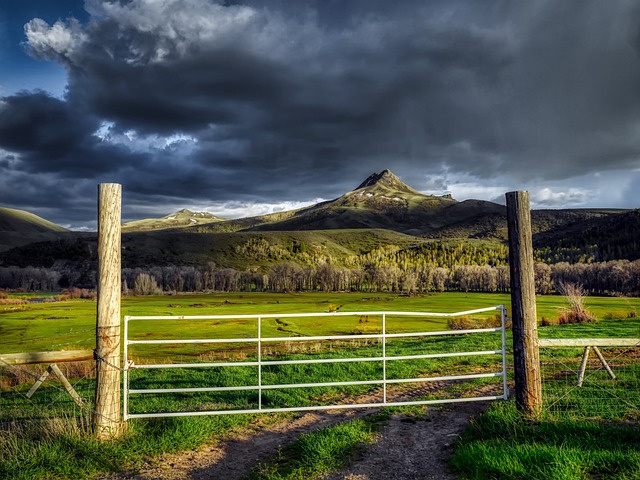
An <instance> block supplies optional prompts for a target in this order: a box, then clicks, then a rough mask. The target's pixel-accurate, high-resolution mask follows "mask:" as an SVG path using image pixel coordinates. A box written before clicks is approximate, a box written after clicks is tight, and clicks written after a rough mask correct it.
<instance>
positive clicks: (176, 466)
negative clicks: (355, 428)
mask: <svg viewBox="0 0 640 480" xmlns="http://www.w3.org/2000/svg"><path fill="white" fill-rule="evenodd" d="M452 383H454V382H429V384H422V385H419V386H414V387H412V388H407V387H408V386H404V388H401V387H395V388H388V391H387V398H388V401H407V400H411V399H414V398H417V397H421V396H424V395H425V394H427V393H430V392H436V391H440V390H443V389H445V388H447V387H450V386H451V385H452ZM483 394H484V393H483ZM380 398H381V389H378V390H376V391H374V392H372V393H370V394H366V395H361V396H358V397H355V398H350V399H345V400H344V401H343V402H341V403H343V404H349V403H370V402H375V401H379V400H380ZM486 405H487V402H469V403H460V404H455V405H449V406H434V407H428V408H427V409H426V410H425V413H424V414H421V415H402V414H394V415H392V416H391V417H390V418H389V420H387V421H386V422H384V424H383V427H382V428H381V430H380V436H379V438H378V441H377V442H376V443H374V444H372V445H367V446H363V447H362V448H360V449H359V451H358V453H357V454H356V455H355V456H354V457H353V458H352V459H350V460H351V461H350V462H349V466H347V467H346V468H344V469H343V470H341V471H340V472H338V473H335V474H331V475H329V476H327V477H326V478H327V480H338V479H348V480H377V479H384V480H404V479H406V480H413V479H448V478H455V477H454V476H452V474H451V472H450V471H449V469H448V466H447V458H448V457H449V455H450V454H451V452H452V449H453V447H452V444H453V442H454V441H455V439H456V438H457V436H458V435H460V433H462V431H463V430H464V429H465V428H466V426H467V425H468V424H469V421H470V418H471V417H472V416H474V415H477V414H479V413H481V412H482V411H483V410H484V409H485V408H486ZM379 410H380V409H379V408H363V409H351V410H329V411H322V412H310V413H305V414H302V415H300V416H299V417H296V418H294V419H285V420H279V421H277V422H275V423H268V422H264V421H261V420H260V419H259V418H258V419H256V422H255V423H254V424H253V425H252V426H250V427H249V428H246V429H243V430H242V431H239V432H236V433H232V434H231V436H230V437H229V438H227V439H225V440H223V441H219V442H218V443H214V444H209V445H204V446H202V447H200V448H198V449H196V450H193V451H188V452H180V453H176V454H166V455H163V456H161V457H160V458H158V459H153V460H151V461H150V462H149V463H148V464H147V465H145V466H144V467H143V468H142V469H141V470H140V471H139V472H129V473H127V472H123V473H119V474H114V475H110V476H107V477H103V478H102V480H150V479H162V480H184V479H195V480H204V479H221V480H222V479H224V480H240V479H242V478H244V477H246V476H247V475H248V474H249V473H250V472H251V470H253V469H254V468H255V467H256V466H257V465H258V464H260V463H263V462H267V461H268V460H270V459H271V458H273V457H275V456H276V455H277V454H278V452H279V451H280V450H282V449H283V448H284V447H286V446H287V445H289V444H291V443H293V442H295V441H296V440H297V439H298V438H299V437H300V436H301V435H303V434H305V433H309V432H313V431H316V430H319V429H322V428H326V427H328V426H332V425H336V424H338V423H343V422H347V421H350V420H353V419H354V418H359V417H363V416H366V415H371V414H373V413H376V412H378V411H379Z"/></svg>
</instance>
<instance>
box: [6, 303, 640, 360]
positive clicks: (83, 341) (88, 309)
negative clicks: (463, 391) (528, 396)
mask: <svg viewBox="0 0 640 480" xmlns="http://www.w3.org/2000/svg"><path fill="white" fill-rule="evenodd" d="M509 302H510V300H509V295H506V294H483V293H459V292H446V293H433V294H424V295H415V296H412V297H406V296H400V295H397V294H383V293H371V294H367V293H292V294H273V293H210V294H184V295H174V296H148V297H123V300H122V312H121V313H122V315H123V316H124V315H163V316H164V315H166V316H180V315H218V314H220V315H223V314H224V315H234V314H257V313H263V314H267V313H269V314H273V313H308V312H327V311H332V310H338V311H341V312H347V311H370V310H387V311H391V310H396V311H398V310H404V311H432V312H445V313H446V312H456V311H461V310H468V309H475V308H484V307H490V306H493V305H499V304H504V305H506V307H507V311H509ZM585 303H586V307H587V308H588V309H589V310H590V311H592V312H593V313H594V314H595V316H596V317H597V318H599V319H606V318H619V319H621V318H626V317H627V316H628V315H629V313H630V312H632V311H636V310H640V298H630V297H587V299H586V302H585ZM566 306H567V304H566V302H565V300H564V298H563V297H560V296H557V295H544V296H538V297H537V314H538V318H539V319H554V318H557V317H558V312H559V310H560V309H561V308H563V307H566ZM95 315H96V304H95V301H92V300H85V299H75V300H68V301H65V302H58V303H32V304H24V305H0V352H2V353H18V352H37V351H46V350H64V349H67V350H71V349H78V348H89V349H90V348H94V347H95V336H94V333H95ZM341 321H343V320H340V319H338V318H336V319H332V320H331V323H330V324H327V323H323V324H311V323H310V324H308V325H307V326H304V328H303V329H302V330H301V331H300V332H298V333H300V334H303V335H311V334H315V335H323V334H327V333H326V332H327V331H328V330H332V329H338V330H342V331H350V333H351V332H353V333H357V332H354V329H355V328H356V327H354V326H353V325H348V324H345V325H341V324H340V322H341ZM344 321H345V322H349V321H351V320H349V319H345V320H344ZM420 326H421V328H424V327H425V325H424V324H421V325H420ZM444 326H446V320H439V321H438V320H436V321H432V322H431V324H430V325H428V326H427V328H429V329H431V330H438V329H443V327H444ZM159 327H161V326H159ZM415 327H416V325H411V324H406V323H402V324H395V325H394V324H390V325H389V326H388V328H389V330H390V331H402V330H403V329H406V330H411V329H413V328H415ZM276 328H277V327H276ZM612 328H614V327H613V325H612ZM204 329H206V330H204ZM215 329H216V335H220V336H221V337H222V336H227V337H232V336H236V334H237V333H239V332H238V330H237V325H234V324H220V325H216V326H215ZM406 330H405V331H406ZM544 332H545V329H544V328H542V329H541V335H542V334H543V333H544ZM159 333H164V332H161V331H160V332H159ZM193 333H194V334H198V332H197V329H196V331H194V332H193ZM199 333H200V334H202V335H204V336H205V337H206V335H210V333H211V332H210V329H209V326H207V325H203V331H201V332H199ZM612 335H613V332H612ZM600 336H603V335H600Z"/></svg>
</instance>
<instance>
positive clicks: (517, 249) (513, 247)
mask: <svg viewBox="0 0 640 480" xmlns="http://www.w3.org/2000/svg"><path fill="white" fill-rule="evenodd" d="M506 198H507V228H508V233H509V269H510V273H511V317H512V322H513V357H514V374H515V392H516V405H517V407H518V409H519V410H520V411H522V412H523V413H525V414H526V415H528V416H531V417H535V416H537V415H539V414H540V412H541V410H542V381H541V379H540V353H539V346H538V326H537V323H536V287H535V274H534V270H533V242H532V238H531V212H530V210H529V193H528V192H526V191H519V192H509V193H507V194H506Z"/></svg>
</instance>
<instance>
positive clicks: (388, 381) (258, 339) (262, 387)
mask: <svg viewBox="0 0 640 480" xmlns="http://www.w3.org/2000/svg"><path fill="white" fill-rule="evenodd" d="M491 311H498V312H499V314H500V318H501V326H500V327H496V328H479V329H470V330H446V331H438V332H433V331H428V332H410V333H387V326H386V323H387V322H386V321H387V317H388V316H394V317H396V316H411V317H460V316H463V315H473V314H478V313H484V312H491ZM336 316H379V317H381V318H382V332H381V333H379V334H357V335H330V336H295V337H294V336H285V337H265V336H263V328H262V320H264V319H283V318H304V317H336ZM238 319H255V320H257V332H256V333H257V336H255V337H252V338H245V337H239V338H207V339H164V340H162V339H155V340H145V339H130V338H129V323H130V322H134V321H140V320H165V321H166V320H189V321H198V320H208V321H211V320H220V321H223V320H238ZM486 332H501V334H502V335H501V336H502V342H501V348H500V349H494V350H481V351H464V352H446V353H428V354H418V355H402V356H398V355H396V356H390V355H387V348H386V347H387V340H388V339H393V338H410V337H414V338H415V337H427V338H428V337H434V336H447V335H449V336H450V335H462V334H478V333H486ZM363 339H377V340H378V341H379V342H381V347H382V355H381V356H376V357H361V358H351V357H345V358H313V359H303V360H266V359H263V346H264V345H265V344H269V343H282V342H300V341H325V340H328V341H338V340H363ZM425 341H426V340H425ZM221 343H228V344H230V343H234V344H235V343H255V344H257V352H256V353H257V360H255V361H233V362H209V363H206V362H190V363H156V364H145V365H133V363H132V362H130V361H129V346H130V345H143V344H147V345H160V344H221ZM475 355H501V356H502V369H501V370H500V371H498V372H491V373H476V374H465V375H447V376H435V377H433V376H432V377H417V378H401V379H398V378H387V362H392V361H397V360H411V359H430V358H444V357H464V356H475ZM339 362H382V372H381V373H382V375H381V377H380V378H374V379H369V380H359V381H342V382H325V383H297V384H296V383H294V384H265V383H263V381H262V369H263V367H264V366H271V365H296V364H300V365H305V364H313V363H339ZM124 363H125V369H124V409H123V411H124V419H125V420H128V419H130V418H151V417H178V416H196V415H228V414H242V413H271V412H287V411H289V412H290V411H307V410H330V409H339V408H340V409H344V408H367V407H381V406H392V405H428V404H437V403H454V402H469V401H483V400H498V399H506V398H507V396H508V389H507V373H506V371H507V363H506V338H505V308H504V306H503V305H498V306H495V307H488V308H481V309H476V310H468V311H463V312H456V313H434V312H385V311H373V312H330V313H289V314H264V315H259V314H258V315H256V314H253V315H207V316H127V317H125V318H124ZM238 366H252V367H257V385H247V386H211V387H199V388H148V389H132V388H130V387H129V370H130V369H131V368H135V369H165V368H187V369H188V368H208V367H211V368H213V367H238ZM488 377H502V394H501V395H491V396H478V397H465V398H456V397H453V398H447V399H438V400H416V401H388V399H387V386H388V385H392V384H403V383H404V384H406V383H420V382H434V381H451V380H470V379H474V378H488ZM348 385H381V386H382V392H381V398H380V401H379V402H374V403H357V404H348V405H344V404H339V405H312V406H299V407H266V408H265V407H263V404H262V403H263V392H264V391H266V390H273V389H290V388H305V387H333V386H348ZM242 390H252V391H257V394H258V407H257V408H251V409H233V410H200V411H188V412H186V411H169V412H153V413H148V412H147V413H144V412H143V413H130V412H129V399H130V396H131V395H142V394H175V393H197V392H229V391H242Z"/></svg>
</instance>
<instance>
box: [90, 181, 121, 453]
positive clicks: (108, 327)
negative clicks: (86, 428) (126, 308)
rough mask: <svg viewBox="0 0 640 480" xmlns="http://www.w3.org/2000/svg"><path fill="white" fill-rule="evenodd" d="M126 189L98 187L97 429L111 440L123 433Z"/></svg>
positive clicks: (101, 185)
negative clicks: (122, 280) (123, 225)
mask: <svg viewBox="0 0 640 480" xmlns="http://www.w3.org/2000/svg"><path fill="white" fill-rule="evenodd" d="M121 204H122V186H121V185H119V184H116V183H101V184H100V185H99V186H98V305H97V322H96V350H95V357H96V396H95V411H94V414H93V427H94V431H95V434H96V436H97V437H98V438H99V439H101V440H105V439H109V438H113V437H115V436H117V435H118V434H119V433H120V426H121V425H120V291H121V286H120V277H121V260H120V255H121V253H120V244H121V236H120V220H121V208H122V207H121Z"/></svg>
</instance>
